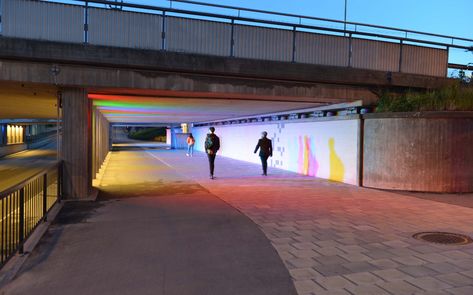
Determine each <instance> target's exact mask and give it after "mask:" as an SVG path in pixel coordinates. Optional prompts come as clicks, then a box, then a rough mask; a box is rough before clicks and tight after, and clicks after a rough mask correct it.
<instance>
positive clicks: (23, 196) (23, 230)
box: [18, 187, 25, 254]
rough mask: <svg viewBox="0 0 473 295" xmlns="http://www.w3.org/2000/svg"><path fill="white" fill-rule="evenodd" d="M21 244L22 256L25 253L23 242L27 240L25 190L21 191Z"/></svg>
mask: <svg viewBox="0 0 473 295" xmlns="http://www.w3.org/2000/svg"><path fill="white" fill-rule="evenodd" d="M18 237H19V243H20V249H19V252H20V254H23V253H24V249H23V242H24V240H25V188H24V187H22V188H21V189H20V220H19V234H18Z"/></svg>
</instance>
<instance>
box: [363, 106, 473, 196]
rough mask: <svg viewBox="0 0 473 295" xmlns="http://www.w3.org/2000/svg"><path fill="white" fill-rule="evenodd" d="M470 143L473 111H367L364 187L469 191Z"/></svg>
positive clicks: (472, 170)
mask: <svg viewBox="0 0 473 295" xmlns="http://www.w3.org/2000/svg"><path fill="white" fill-rule="evenodd" d="M396 116H397V117H396ZM472 146H473V113H470V114H468V113H466V114H462V113H456V114H451V113H450V114H448V113H447V114H445V113H443V114H442V113H431V114H428V113H427V114H425V115H421V117H416V116H415V115H409V114H406V115H394V116H391V117H384V118H383V117H380V116H379V115H371V116H366V119H365V121H364V147H363V186H366V187H373V188H381V189H395V190H408V191H425V192H473V152H472Z"/></svg>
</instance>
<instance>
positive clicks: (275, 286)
mask: <svg viewBox="0 0 473 295" xmlns="http://www.w3.org/2000/svg"><path fill="white" fill-rule="evenodd" d="M156 152H162V153H172V152H170V151H156ZM101 190H102V191H101V193H100V195H99V202H79V203H66V206H65V208H64V210H63V211H62V212H61V213H60V215H59V216H58V218H57V220H56V223H55V224H54V225H53V226H52V227H51V228H50V230H49V231H48V233H47V234H46V236H45V237H44V238H43V240H42V241H41V242H40V244H39V246H38V247H37V248H36V249H35V251H33V253H32V254H31V256H30V258H29V259H28V260H27V261H26V263H25V265H24V266H23V268H22V269H21V271H20V273H19V274H18V276H17V278H16V279H15V280H14V281H13V282H12V283H11V284H10V285H9V286H7V287H6V288H5V290H2V291H5V294H61V295H65V294H80V295H86V294H101V295H102V294H114V295H116V294H153V295H155V294H158V295H159V294H163V295H164V294H166V295H186V294H190V295H192V294H199V295H200V294H202V295H210V294H215V295H226V294H232V295H241V294H249V295H251V294H255V295H265V294H275V295H290V294H296V291H295V289H294V285H293V283H292V281H291V278H290V275H289V273H288V271H287V269H286V268H285V267H284V265H283V263H282V261H281V260H280V258H279V256H278V254H277V252H276V251H275V249H274V248H273V247H272V246H271V244H270V242H269V240H268V239H267V238H266V237H265V236H264V234H263V233H262V232H261V230H260V229H259V228H258V227H257V226H256V225H255V224H254V223H253V222H251V221H250V220H249V219H248V218H247V217H246V216H244V215H243V214H241V213H240V212H238V211H237V210H235V209H234V208H233V207H231V206H229V205H228V204H226V203H225V202H223V201H222V200H220V199H219V198H217V197H216V196H214V195H212V194H211V193H209V192H208V191H207V190H206V189H204V188H203V187H202V186H200V185H199V184H197V183H196V182H194V181H192V180H190V179H189V178H186V177H183V176H182V175H180V174H178V173H176V172H175V170H174V169H172V168H170V167H168V166H166V165H165V164H163V163H161V162H160V161H159V160H157V159H155V158H153V157H152V156H151V155H150V154H149V153H147V152H143V151H136V150H133V151H118V152H113V153H112V156H111V159H110V162H109V166H108V167H107V169H106V171H105V175H104V177H103V179H102V187H101ZM0 293H1V292H0ZM1 294H3V293H1Z"/></svg>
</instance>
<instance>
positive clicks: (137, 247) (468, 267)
mask: <svg viewBox="0 0 473 295" xmlns="http://www.w3.org/2000/svg"><path fill="white" fill-rule="evenodd" d="M124 155H126V156H125V157H123V156H124ZM153 159H154V160H153ZM160 163H165V165H161V164H160ZM119 167H122V168H119ZM123 167H127V171H126V173H124V169H123ZM207 169H208V168H207V159H206V158H205V155H203V154H201V153H197V154H196V156H195V157H192V158H189V157H186V156H185V153H184V152H183V151H165V150H148V151H141V152H138V151H134V152H124V151H121V152H117V153H114V154H113V156H112V158H111V160H110V166H109V168H108V169H107V171H106V175H105V177H104V179H103V182H102V185H103V189H105V192H104V193H103V194H102V197H103V198H104V199H110V200H109V201H102V202H100V203H99V205H98V206H99V207H98V208H95V209H94V210H93V211H90V210H83V211H84V212H89V213H87V214H89V215H88V216H86V217H81V215H80V214H78V213H77V212H78V211H73V212H76V213H74V214H76V215H78V216H75V217H74V214H72V213H71V216H69V217H68V216H67V214H65V215H66V218H65V219H66V220H67V219H68V218H69V219H72V220H74V219H76V220H75V221H76V223H73V224H66V225H58V226H56V227H55V228H53V229H52V230H51V233H50V236H49V237H48V239H47V241H46V242H45V243H43V244H42V245H44V246H42V247H40V248H39V249H38V253H36V254H35V255H36V257H37V258H36V259H35V260H33V259H32V260H31V262H30V263H29V265H28V266H27V267H26V268H25V269H24V270H23V273H22V274H21V275H20V277H19V278H18V279H17V280H16V282H15V283H14V285H13V286H14V287H16V288H18V286H22V285H24V284H29V285H30V289H16V291H18V292H17V294H20V293H21V291H25V290H33V287H34V290H35V291H34V292H35V293H38V290H44V287H46V286H47V287H48V294H52V293H54V290H58V287H59V285H58V284H59V283H57V282H61V281H62V280H61V279H58V277H59V278H61V277H62V278H64V280H66V281H67V279H68V280H69V281H68V282H67V283H68V286H70V287H69V290H84V288H96V287H97V286H99V287H100V288H102V289H95V290H107V291H109V292H110V294H112V292H115V293H114V294H131V293H130V292H132V290H133V291H135V293H134V294H147V293H148V292H149V293H153V294H227V293H225V292H219V291H218V287H219V288H224V287H225V286H226V285H227V284H228V283H229V282H232V280H233V279H235V278H234V277H233V275H234V272H235V273H237V274H239V276H237V277H240V276H241V277H240V278H243V277H244V276H243V274H240V271H241V269H239V267H238V266H240V267H241V268H243V269H246V270H247V271H248V273H247V274H248V275H247V276H246V277H245V279H248V285H249V286H257V285H258V284H256V283H255V284H252V282H253V283H254V282H260V284H262V285H266V286H268V288H271V287H273V288H274V289H273V290H271V291H263V290H261V289H260V290H261V291H260V293H256V294H277V293H275V291H274V290H279V287H276V285H277V284H279V283H280V280H282V281H283V282H284V284H283V285H284V286H286V287H287V283H286V282H287V281H285V279H284V278H285V275H284V274H285V273H284V272H283V271H281V270H280V268H279V266H280V265H279V264H278V263H277V262H276V261H275V260H274V257H273V256H271V255H270V254H271V253H274V251H273V250H272V249H271V248H269V247H267V245H266V244H265V243H264V239H262V237H261V235H259V234H258V233H256V232H254V230H255V228H254V226H252V225H251V223H248V222H247V221H246V219H244V218H243V219H242V217H241V215H239V214H237V213H235V211H234V210H232V209H231V208H229V207H228V206H226V205H225V204H223V203H222V202H219V201H218V200H216V198H215V197H214V196H218V198H220V199H221V200H223V201H225V202H226V203H227V204H229V205H231V206H232V207H234V208H236V209H238V210H239V211H240V212H242V213H244V214H245V215H246V216H248V217H250V218H251V220H253V221H254V222H255V223H256V224H257V225H258V226H259V228H261V229H262V231H263V232H264V233H265V235H266V237H267V238H269V239H270V241H271V243H272V245H273V247H274V248H275V249H276V250H277V253H279V257H280V261H283V262H284V265H285V266H286V268H287V269H288V270H289V273H290V275H291V276H292V279H293V281H294V284H295V287H296V289H297V291H298V294H301V295H302V294H318V295H319V294H335V295H336V294H362V295H369V294H376V295H379V294H401V295H404V294H433V295H435V294H468V295H471V294H473V245H472V244H470V245H466V246H441V245H435V244H428V243H425V242H421V241H417V240H415V239H413V238H411V236H412V235H413V234H414V233H416V232H419V231H454V232H460V233H465V234H469V235H473V209H471V208H466V207H460V206H456V205H451V204H445V203H439V202H434V201H429V200H423V199H419V198H414V197H410V196H406V195H401V194H396V193H391V192H385V191H377V190H370V189H364V188H357V187H354V186H348V185H343V184H337V183H331V182H328V181H323V180H318V179H314V178H311V177H304V176H300V175H296V174H293V173H289V172H284V171H280V170H270V171H269V174H270V175H269V176H268V177H262V176H259V174H260V168H259V167H258V166H257V165H254V164H249V163H243V162H240V161H235V160H230V159H224V158H221V157H220V158H219V157H217V160H216V176H217V179H216V180H210V179H208V177H207V175H208V172H207ZM118 171H121V173H114V172H118ZM158 175H159V176H158ZM117 183H120V186H115V185H114V184H117ZM131 185H133V186H131ZM143 194H145V196H146V197H139V196H141V195H143ZM119 196H121V197H122V198H119ZM112 211H116V212H119V215H116V214H115V215H113V214H111V212H112ZM81 212H82V211H81ZM90 212H92V213H90ZM87 214H85V215H87ZM209 215H210V216H214V217H215V219H213V218H212V220H213V221H210V220H209V221H208V222H203V221H202V220H203V219H205V218H206V217H210V216H209ZM195 216H198V218H196V217H195ZM225 218H229V219H227V220H238V222H237V221H232V222H230V221H228V222H227V221H224V220H226V219H225ZM77 220H79V221H80V220H85V221H86V222H82V223H80V222H79V223H77ZM176 220H180V221H179V222H177V221H176ZM161 222H162V225H161V226H159V224H160V223H161ZM66 223H67V222H66ZM170 225H171V226H170ZM194 225H195V226H196V227H197V228H198V230H194V229H193V227H194ZM216 228H218V229H219V230H217V229H216ZM242 228H243V229H242ZM205 229H207V230H205ZM208 229H211V231H212V232H214V231H215V234H214V235H207V236H205V239H209V241H211V242H210V243H204V244H202V245H200V246H199V247H198V248H197V249H195V246H194V244H188V246H187V248H186V247H184V246H182V244H181V245H180V246H178V247H177V249H176V251H170V250H166V249H165V248H166V247H169V245H172V247H175V245H176V244H177V245H179V243H176V241H175V239H174V237H175V236H176V233H177V236H178V237H179V239H181V238H182V239H183V240H182V241H184V240H185V239H187V238H185V237H189V236H190V237H192V236H195V237H194V239H193V241H198V240H200V239H201V238H202V235H203V234H204V232H205V231H208ZM56 231H57V232H59V233H55V232H56ZM158 232H159V233H158ZM246 232H252V233H253V234H246ZM124 236H125V237H127V238H126V239H123V237H124ZM161 236H162V238H157V237H161ZM153 237H154V238H153ZM212 237H213V238H212ZM242 237H243V238H242ZM244 237H246V238H244ZM227 239H230V240H227ZM242 239H243V240H242ZM253 239H256V240H258V241H260V242H255V243H252V241H253ZM230 241H231V242H230ZM122 243H124V245H125V246H123V245H122ZM155 243H159V247H158V246H156V244H155ZM182 243H183V242H182ZM48 245H53V247H52V248H51V246H48ZM236 245H238V246H236ZM245 245H247V247H245ZM207 247H211V249H212V251H209V252H214V251H215V252H216V253H220V252H219V251H222V249H232V251H230V253H228V252H225V251H224V253H223V254H218V255H217V256H218V257H221V256H220V255H223V256H224V257H232V258H231V259H227V262H228V263H229V267H230V268H227V267H223V266H221V267H217V269H216V271H215V269H214V271H212V272H210V271H208V269H207V267H211V266H212V265H214V264H216V263H217V261H220V260H219V259H217V258H210V257H212V256H211V255H209V256H207V259H194V256H195V255H198V257H202V256H201V255H203V256H204V257H205V252H206V249H207ZM183 248H184V249H183ZM84 249H85V250H84ZM125 249H126V250H125ZM130 249H132V251H133V252H132V253H135V255H134V256H133V257H130V256H129V255H123V254H124V253H129V252H130V251H131V250H130ZM155 249H159V250H156V251H155ZM120 251H122V252H120ZM162 251H164V253H163V252H162ZM202 252H204V254H201V253H202ZM41 253H46V254H41ZM57 253H62V255H58V254H57ZM143 253H148V255H146V256H144V255H143ZM186 253H188V254H186ZM207 253H208V252H207ZM119 254H122V255H119ZM260 256H261V257H260ZM64 257H71V258H70V259H67V260H65V259H64ZM237 257H238V258H237ZM46 258H47V259H46ZM163 259H164V260H163ZM253 259H260V260H259V262H255V263H254V264H252V261H253ZM162 261H164V262H162ZM266 263H268V264H266ZM161 264H162V265H167V266H169V265H176V268H174V269H172V271H171V273H172V272H174V273H175V274H177V273H180V272H181V271H188V270H189V266H192V268H194V267H197V268H198V269H199V271H198V272H196V273H194V275H195V276H197V277H198V278H199V279H198V280H195V278H196V277H193V276H190V277H189V276H181V279H182V280H181V281H178V282H179V283H180V284H185V285H186V286H187V288H188V289H186V290H183V289H177V291H175V290H176V289H173V288H176V286H179V284H175V285H172V286H169V285H166V286H167V289H166V291H167V292H166V293H163V292H162V293H157V292H156V290H160V289H159V288H161V287H162V286H163V284H159V283H158V282H163V280H164V279H163V277H166V276H165V275H164V274H162V273H156V270H157V269H159V267H156V266H157V265H161ZM110 266H114V267H113V268H110ZM201 268H204V269H206V270H207V271H203V272H202V271H200V269H201ZM272 268H275V269H276V270H277V271H275V273H270V274H268V273H266V272H265V271H268V270H270V269H272ZM164 269H166V268H164ZM258 270H259V271H258ZM44 273H50V274H51V275H50V276H45V275H44ZM201 273H204V275H200V276H199V274H201ZM138 274H140V275H138ZM286 274H287V273H286ZM215 275H216V276H215ZM257 275H263V276H264V279H262V278H260V277H257V278H253V276H257ZM214 276H215V277H214ZM91 277H93V278H96V279H93V280H91ZM276 277H279V279H275V278H276ZM117 278H118V279H119V280H118V281H119V282H120V283H119V284H118V285H113V286H110V284H107V282H108V283H109V282H111V281H116V280H117ZM157 278H160V279H161V281H159V280H158V279H157ZM201 280H203V282H204V283H203V286H207V288H209V286H210V285H211V284H212V283H213V284H215V286H216V288H217V289H205V288H204V289H199V288H202V286H201V285H198V284H197V287H195V285H194V284H195V282H198V281H201ZM33 281H34V282H35V283H34V284H33V283H31V282H33ZM51 281H56V282H51ZM237 281H238V282H241V280H237ZM230 284H232V283H230ZM236 285H238V286H240V285H239V284H237V283H235V286H236ZM31 286H33V287H31ZM140 286H141V287H140ZM146 286H155V287H156V288H158V289H156V290H153V292H151V291H149V289H147V288H146ZM232 286H233V285H232ZM40 287H43V288H40ZM112 287H113V289H111V290H110V289H107V288H112ZM80 288H82V289H80ZM133 288H138V289H133ZM192 288H194V289H192ZM195 288H197V289H195ZM235 288H236V287H235ZM248 288H249V287H248ZM287 288H288V289H286V290H285V291H281V294H291V291H290V288H289V287H287ZM191 289H192V290H194V292H196V293H192V292H191ZM250 289H251V288H250ZM13 290H15V289H13ZM85 290H90V289H85ZM173 290H174V292H176V293H172V292H173ZM195 290H205V291H207V293H205V291H204V292H203V293H198V292H197V291H195ZM232 290H233V291H234V290H235V289H232ZM287 290H289V291H287ZM214 291H215V292H214ZM26 294H27V293H26ZM61 294H64V293H61ZM72 294H74V293H72ZM81 294H88V292H82V293H81ZM230 294H245V295H246V294H255V293H252V292H245V291H241V290H240V289H239V290H238V291H235V292H234V293H231V291H230Z"/></svg>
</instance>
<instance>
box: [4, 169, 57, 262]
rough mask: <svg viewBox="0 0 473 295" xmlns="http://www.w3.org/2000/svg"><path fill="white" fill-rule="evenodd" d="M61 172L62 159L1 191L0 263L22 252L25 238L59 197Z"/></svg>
mask: <svg viewBox="0 0 473 295" xmlns="http://www.w3.org/2000/svg"><path fill="white" fill-rule="evenodd" d="M54 170H56V171H54ZM61 174H62V163H61V162H56V163H54V164H51V165H48V166H47V167H46V168H45V169H42V170H41V171H39V172H37V173H35V174H33V175H32V176H30V177H28V178H27V179H25V180H23V181H21V182H19V183H17V184H16V185H14V186H11V187H9V188H8V189H6V190H3V191H2V192H0V205H1V206H0V207H1V210H0V226H1V235H0V267H2V266H3V265H5V263H6V262H7V261H8V260H9V259H10V258H11V257H13V256H14V255H15V253H17V252H18V253H20V254H22V253H24V249H23V248H24V244H25V241H26V240H27V239H28V237H29V236H30V235H31V234H32V233H33V232H34V230H35V228H36V227H37V226H38V225H39V224H40V222H42V221H46V220H47V216H48V215H47V214H48V212H49V211H50V209H51V208H52V207H53V206H54V204H56V203H57V202H59V201H60V199H61V191H62V176H61ZM51 176H52V178H51ZM54 184H55V185H56V189H55V193H53V195H52V198H51V194H50V189H49V188H50V187H51V185H54Z"/></svg>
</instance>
